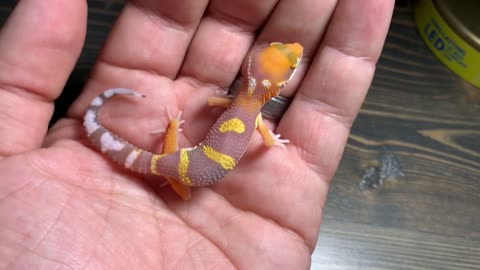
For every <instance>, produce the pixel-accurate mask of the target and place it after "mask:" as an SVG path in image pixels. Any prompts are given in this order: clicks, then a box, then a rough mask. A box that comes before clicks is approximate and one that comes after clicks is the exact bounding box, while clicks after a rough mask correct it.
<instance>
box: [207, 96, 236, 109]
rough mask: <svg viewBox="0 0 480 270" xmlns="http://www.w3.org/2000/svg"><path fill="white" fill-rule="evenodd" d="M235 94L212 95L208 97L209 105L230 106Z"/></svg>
mask: <svg viewBox="0 0 480 270" xmlns="http://www.w3.org/2000/svg"><path fill="white" fill-rule="evenodd" d="M232 100H233V95H226V96H210V97H208V101H207V103H208V106H219V107H228V106H230V104H231V103H232Z"/></svg>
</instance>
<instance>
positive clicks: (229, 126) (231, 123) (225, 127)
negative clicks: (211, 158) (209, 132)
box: [218, 118, 245, 134]
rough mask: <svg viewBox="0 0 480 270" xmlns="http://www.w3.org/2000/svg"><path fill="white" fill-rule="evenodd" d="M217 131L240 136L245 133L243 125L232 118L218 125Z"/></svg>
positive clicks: (237, 119)
mask: <svg viewBox="0 0 480 270" xmlns="http://www.w3.org/2000/svg"><path fill="white" fill-rule="evenodd" d="M218 130H219V131H220V132H222V133H225V132H228V131H233V132H236V133H240V134H241V133H243V132H245V124H244V123H243V121H242V120H240V119H239V118H232V119H229V120H227V121H225V122H223V123H222V124H220V126H219V127H218Z"/></svg>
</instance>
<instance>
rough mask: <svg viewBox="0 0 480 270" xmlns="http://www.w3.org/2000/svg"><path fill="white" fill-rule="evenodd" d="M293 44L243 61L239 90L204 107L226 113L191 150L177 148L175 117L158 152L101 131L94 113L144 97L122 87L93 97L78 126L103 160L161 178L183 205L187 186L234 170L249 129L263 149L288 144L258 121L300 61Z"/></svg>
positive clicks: (300, 50)
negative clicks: (118, 100)
mask: <svg viewBox="0 0 480 270" xmlns="http://www.w3.org/2000/svg"><path fill="white" fill-rule="evenodd" d="M302 53H303V47H302V46H301V45H300V44H298V43H291V44H284V43H279V42H274V43H271V44H270V45H269V46H267V47H264V48H262V49H260V50H257V51H256V52H253V53H251V54H250V55H249V57H248V60H247V61H248V62H247V68H246V70H245V72H243V74H242V75H243V77H244V78H246V79H244V82H243V84H242V88H241V90H240V91H238V92H237V93H236V94H235V95H234V96H233V98H226V97H219V96H214V97H211V98H210V99H209V105H219V106H225V107H227V109H226V110H225V111H224V112H223V113H222V114H221V115H220V117H219V118H218V119H217V120H216V122H215V124H214V125H213V126H212V128H211V129H210V130H209V132H208V134H207V135H206V137H205V138H204V140H203V141H202V142H200V143H199V144H198V145H196V146H194V147H192V148H181V149H178V146H177V145H178V132H179V126H180V124H182V123H183V121H182V120H181V119H180V114H181V113H180V114H179V117H176V118H172V119H170V122H169V125H168V127H167V130H166V131H165V142H164V145H163V149H162V153H161V154H156V153H152V152H149V151H146V150H144V149H141V148H139V147H137V146H135V145H133V144H131V143H129V142H127V141H125V140H124V139H122V138H121V137H120V136H118V135H116V134H114V133H112V132H111V131H109V130H107V129H106V128H105V127H104V126H103V125H102V123H101V122H100V120H99V111H100V109H101V107H102V106H103V105H104V104H105V103H106V101H107V100H109V99H111V98H112V97H114V96H116V95H131V96H136V97H145V96H144V95H142V94H140V93H138V92H136V91H133V90H130V89H126V88H113V89H108V90H106V91H104V92H103V93H101V94H100V95H98V96H97V97H95V98H94V99H93V100H92V101H91V103H90V105H89V107H88V109H87V111H86V114H85V117H84V126H85V129H86V132H87V135H88V138H89V139H90V141H91V142H92V143H93V145H94V146H95V147H96V148H97V149H98V150H100V151H101V152H103V153H104V154H105V155H107V156H108V157H110V158H111V159H113V160H114V161H116V162H117V163H120V164H122V165H123V166H125V167H127V168H129V169H130V170H133V171H135V172H139V173H143V174H149V175H160V176H163V177H165V178H166V179H167V180H168V182H169V183H170V185H171V186H172V188H173V189H174V190H175V191H176V192H177V193H178V194H179V195H180V196H181V197H182V198H183V199H185V200H188V199H189V198H190V196H191V195H190V194H191V193H190V188H189V187H191V186H208V185H211V184H213V183H215V182H217V181H219V180H220V179H222V178H223V177H224V176H225V175H227V174H228V173H229V172H230V171H232V170H233V169H234V167H235V166H236V165H237V163H238V161H239V160H240V158H241V157H242V156H243V155H244V153H245V151H246V149H247V147H248V144H249V141H250V138H251V136H252V134H253V132H254V131H255V130H258V131H259V133H260V134H261V136H262V138H263V141H264V144H265V145H266V146H267V147H271V146H274V145H278V146H281V147H285V146H284V143H288V140H284V139H280V135H276V134H274V133H273V132H271V131H270V130H269V129H268V128H267V127H266V125H265V124H264V122H263V121H262V115H261V108H262V106H263V105H264V104H265V103H266V102H268V101H269V100H270V99H271V98H272V97H275V96H277V95H279V92H280V89H281V88H282V87H284V86H285V85H286V84H287V83H288V82H289V81H290V80H291V78H292V77H293V75H294V74H295V71H296V69H297V67H298V64H299V63H300V60H301V58H302Z"/></svg>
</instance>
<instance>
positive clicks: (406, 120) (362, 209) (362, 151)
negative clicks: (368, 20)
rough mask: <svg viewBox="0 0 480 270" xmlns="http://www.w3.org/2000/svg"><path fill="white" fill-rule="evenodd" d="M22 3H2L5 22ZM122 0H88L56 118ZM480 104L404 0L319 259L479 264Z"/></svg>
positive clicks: (371, 264) (348, 153) (328, 263)
mask: <svg viewBox="0 0 480 270" xmlns="http://www.w3.org/2000/svg"><path fill="white" fill-rule="evenodd" d="M15 3H16V1H13V0H7V1H3V2H2V3H1V4H0V24H2V23H3V22H4V21H5V19H6V17H7V16H8V14H9V13H10V12H11V10H12V8H13V6H14V5H15ZM122 3H123V1H122V0H109V1H107V0H105V1H101V0H89V1H88V4H89V20H88V33H87V37H86V42H85V48H84V49H83V51H82V54H81V56H80V58H79V60H78V63H77V67H76V69H75V71H74V72H73V73H72V76H71V78H70V80H69V83H68V84H67V87H66V91H64V94H63V95H62V97H61V98H60V99H59V101H58V102H57V108H56V113H57V116H56V118H58V117H59V116H61V115H62V114H63V113H64V111H65V110H66V108H67V107H68V105H69V103H70V101H71V100H73V99H74V98H75V97H76V94H77V93H78V92H80V90H81V88H82V86H83V82H84V80H85V79H86V78H87V76H88V72H89V71H90V69H91V67H92V65H93V63H94V61H95V58H96V55H97V54H98V52H99V50H100V48H101V46H102V43H103V41H104V39H105V38H106V36H107V34H108V31H109V30H110V27H111V25H112V24H113V22H114V20H115V18H116V17H117V15H118V11H119V10H120V9H121V7H122ZM371 16H373V15H371ZM479 104H480V89H476V88H474V87H472V86H471V85H469V84H468V83H466V82H464V81H462V80H461V79H460V78H458V77H457V76H456V75H455V74H453V73H452V72H450V71H449V70H448V69H446V68H445V67H444V66H443V65H442V64H441V63H440V62H439V61H438V60H437V59H436V58H435V57H434V56H433V55H432V53H430V51H429V50H428V49H427V48H426V46H425V45H424V43H423V41H422V40H421V39H420V37H419V35H418V34H417V32H416V29H415V24H414V22H413V19H412V12H411V7H410V5H409V1H398V2H397V6H396V9H395V14H394V18H393V22H392V25H391V28H390V32H389V34H388V37H387V42H386V44H385V47H384V50H383V54H382V57H381V59H380V61H379V63H378V68H377V72H376V74H375V78H374V81H373V84H372V86H371V90H370V92H369V94H368V97H367V99H366V101H365V104H364V106H363V108H362V111H361V113H360V115H359V116H358V118H357V121H356V122H355V125H354V126H353V129H352V134H351V136H350V139H349V141H348V145H347V148H346V150H345V154H344V157H343V159H342V162H341V165H340V168H339V170H338V172H337V174H336V176H335V179H334V181H333V184H332V187H331V189H330V193H329V197H328V201H327V205H326V207H325V209H324V221H323V224H322V228H321V233H320V238H319V242H318V244H317V248H316V250H315V252H314V254H313V255H312V269H315V270H316V269H376V270H387V269H388V270H390V269H480V257H479V254H480V140H479V138H480V105H479ZM56 118H54V120H55V119H56Z"/></svg>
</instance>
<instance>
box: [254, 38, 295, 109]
mask: <svg viewBox="0 0 480 270" xmlns="http://www.w3.org/2000/svg"><path fill="white" fill-rule="evenodd" d="M302 54H303V47H302V46H301V45H300V44H298V43H289V44H284V43H280V42H274V43H271V44H270V45H269V46H268V47H266V48H263V49H261V50H259V51H257V52H256V53H254V54H253V55H252V56H251V57H250V59H249V63H248V67H247V78H248V94H249V95H253V96H256V97H257V98H259V99H261V100H262V101H263V102H266V101H268V100H270V99H271V98H272V97H275V96H277V95H278V94H279V93H280V89H281V88H282V87H284V86H285V85H286V84H287V83H288V82H289V81H290V79H291V78H292V77H293V75H294V74H295V70H296V69H297V67H298V64H299V63H300V60H301V59H302Z"/></svg>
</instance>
